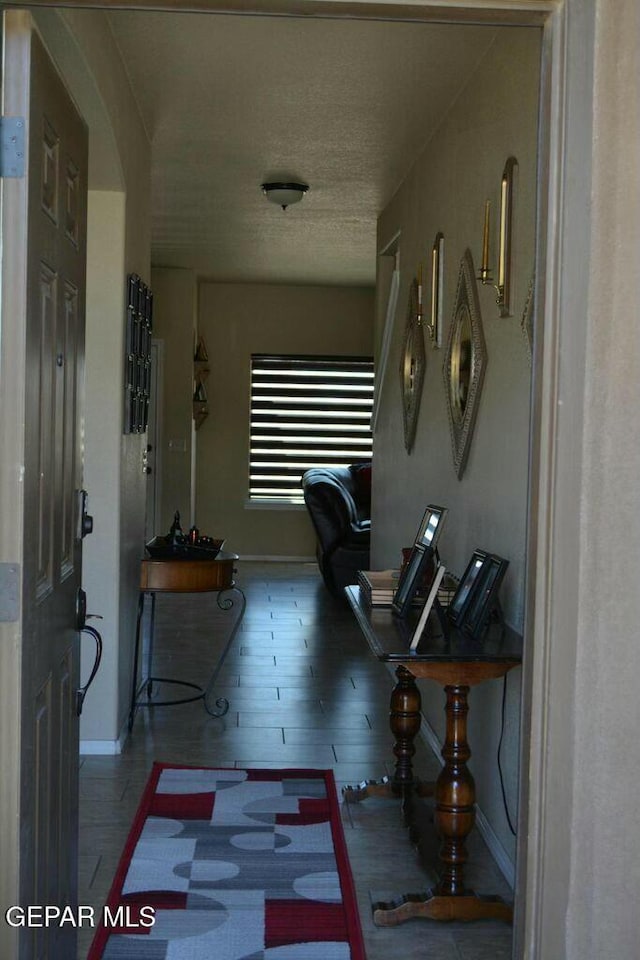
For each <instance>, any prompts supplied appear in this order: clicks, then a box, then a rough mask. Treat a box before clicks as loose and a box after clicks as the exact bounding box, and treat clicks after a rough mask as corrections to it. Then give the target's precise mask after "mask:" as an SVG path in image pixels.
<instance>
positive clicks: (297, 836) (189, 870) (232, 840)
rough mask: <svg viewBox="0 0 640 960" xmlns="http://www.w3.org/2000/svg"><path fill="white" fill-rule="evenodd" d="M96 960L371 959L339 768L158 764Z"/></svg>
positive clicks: (92, 959) (99, 933)
mask: <svg viewBox="0 0 640 960" xmlns="http://www.w3.org/2000/svg"><path fill="white" fill-rule="evenodd" d="M87 960H365V953H364V947H363V942H362V933H361V930H360V921H359V917H358V909H357V903H356V898H355V892H354V887H353V880H352V877H351V871H350V868H349V862H348V859H347V852H346V846H345V840H344V834H343V832H342V824H341V821H340V811H339V806H338V800H337V796H336V788H335V782H334V779H333V773H332V771H331V770H233V769H227V770H226V769H208V768H195V767H179V766H171V765H166V764H154V768H153V771H152V774H151V776H150V778H149V782H148V784H147V786H146V788H145V792H144V795H143V797H142V800H141V802H140V806H139V809H138V812H137V814H136V817H135V820H134V823H133V826H132V829H131V833H130V835H129V838H128V840H127V843H126V846H125V849H124V852H123V855H122V858H121V860H120V864H119V867H118V870H117V872H116V876H115V879H114V882H113V886H112V888H111V892H110V894H109V898H108V900H107V904H106V907H105V911H104V913H103V916H102V918H101V923H100V926H99V927H98V929H97V930H96V935H95V938H94V941H93V944H92V946H91V949H90V951H89V955H88V958H87Z"/></svg>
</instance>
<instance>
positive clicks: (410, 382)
mask: <svg viewBox="0 0 640 960" xmlns="http://www.w3.org/2000/svg"><path fill="white" fill-rule="evenodd" d="M424 370H425V349H424V331H423V329H422V316H421V314H420V312H419V305H418V282H417V280H412V281H411V286H410V288H409V300H408V304H407V324H406V327H405V331H404V341H403V344H402V353H401V354H400V389H401V391H402V421H403V426H404V445H405V449H406V451H407V453H411V451H412V449H413V443H414V440H415V437H416V426H417V423H418V412H419V410H420V398H421V397H422V385H423V382H424Z"/></svg>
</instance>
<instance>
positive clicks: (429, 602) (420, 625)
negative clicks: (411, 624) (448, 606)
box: [409, 563, 445, 650]
mask: <svg viewBox="0 0 640 960" xmlns="http://www.w3.org/2000/svg"><path fill="white" fill-rule="evenodd" d="M444 571H445V567H444V564H443V563H439V564H438V566H437V567H436V572H435V573H434V575H433V580H432V581H431V589H430V590H429V594H428V596H427V599H426V600H425V604H424V607H423V608H422V610H421V611H420V616H419V618H418V622H417V624H416V628H415V630H414V631H413V636H412V637H411V645H410V647H409V649H410V650H416V649H417V647H418V644H419V643H420V639H421V637H422V634H423V633H424V628H425V627H426V625H427V620H428V619H429V614H430V613H431V609H432V607H433V604H434V603H435V600H436V597H437V596H438V589H439V587H440V584H441V583H442V578H443V577H444Z"/></svg>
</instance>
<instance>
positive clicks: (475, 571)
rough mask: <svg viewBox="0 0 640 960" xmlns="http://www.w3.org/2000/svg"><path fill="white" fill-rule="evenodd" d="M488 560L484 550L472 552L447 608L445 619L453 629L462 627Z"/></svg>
mask: <svg viewBox="0 0 640 960" xmlns="http://www.w3.org/2000/svg"><path fill="white" fill-rule="evenodd" d="M488 559H489V554H488V553H487V552H486V550H474V551H473V553H472V554H471V559H470V560H469V563H468V564H467V569H466V570H465V572H464V573H463V575H462V577H461V579H460V583H459V584H458V589H457V590H456V592H455V593H454V595H453V598H452V600H451V602H450V603H449V606H448V607H447V617H448V619H449V621H450V622H451V623H452V624H453V625H454V627H462V624H463V623H464V621H465V618H466V615H467V610H468V609H469V606H470V604H471V602H472V601H473V599H474V597H475V595H476V591H477V590H478V588H479V586H480V584H481V583H482V580H483V578H484V573H485V564H486V562H487V560H488Z"/></svg>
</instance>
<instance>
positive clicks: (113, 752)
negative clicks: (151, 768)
mask: <svg viewBox="0 0 640 960" xmlns="http://www.w3.org/2000/svg"><path fill="white" fill-rule="evenodd" d="M128 739H129V718H128V717H127V718H126V720H125V721H124V723H123V724H122V727H121V728H120V736H119V737H118V739H117V740H81V741H80V751H79V752H80V756H81V757H90V756H93V757H116V756H117V755H118V754H119V753H122V751H123V750H124V745H125V743H126V742H127V740H128Z"/></svg>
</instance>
